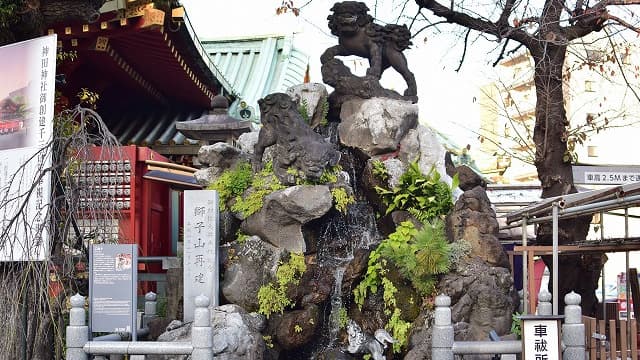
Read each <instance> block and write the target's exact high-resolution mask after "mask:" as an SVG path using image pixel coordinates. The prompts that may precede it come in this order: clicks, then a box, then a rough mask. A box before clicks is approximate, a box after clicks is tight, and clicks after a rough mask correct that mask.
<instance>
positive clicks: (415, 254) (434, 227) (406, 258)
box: [353, 219, 450, 352]
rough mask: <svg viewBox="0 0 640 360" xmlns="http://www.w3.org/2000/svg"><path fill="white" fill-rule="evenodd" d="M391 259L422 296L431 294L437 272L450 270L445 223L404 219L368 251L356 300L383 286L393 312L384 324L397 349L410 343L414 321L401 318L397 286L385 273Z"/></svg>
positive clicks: (360, 302)
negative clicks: (418, 225)
mask: <svg viewBox="0 0 640 360" xmlns="http://www.w3.org/2000/svg"><path fill="white" fill-rule="evenodd" d="M388 262H391V263H392V264H393V265H394V266H395V267H396V268H397V269H398V272H399V273H400V274H401V275H402V276H403V277H404V278H405V279H407V280H409V281H410V282H411V285H412V287H413V288H414V289H415V290H417V291H418V292H419V293H420V295H422V296H425V297H427V296H431V295H433V292H434V291H435V284H436V280H437V278H436V276H437V275H438V274H442V273H445V272H446V271H448V269H449V266H450V255H449V244H448V242H447V239H446V236H445V233H444V223H443V222H442V220H440V219H435V220H434V221H433V223H428V222H427V223H425V224H424V226H423V228H422V229H421V230H418V229H416V228H415V226H414V225H413V223H412V222H410V221H405V222H403V223H401V224H400V225H398V227H397V228H396V231H395V232H393V233H392V234H390V235H389V237H388V238H387V239H385V240H383V241H382V242H381V243H380V244H379V245H378V247H377V248H376V249H374V250H373V251H371V253H370V254H369V262H368V264H367V265H368V266H367V272H366V273H365V276H364V278H363V279H362V281H360V283H359V284H358V285H357V286H356V288H355V289H354V291H353V294H354V301H355V302H356V304H357V305H358V307H359V308H360V309H362V305H363V304H364V300H365V299H366V297H367V295H368V293H369V292H371V293H376V292H377V291H378V288H379V286H382V289H383V292H382V298H383V300H384V304H385V309H384V312H385V314H386V315H387V316H390V318H389V321H388V322H387V325H386V326H385V328H386V329H387V331H389V332H390V333H391V334H392V336H393V337H394V338H395V339H396V340H398V343H397V344H394V352H399V351H400V348H401V347H402V346H404V345H406V344H407V339H408V332H409V328H410V327H411V324H410V323H409V322H406V321H404V320H402V319H401V317H400V315H401V311H400V309H399V308H398V306H397V299H396V293H397V291H398V290H397V288H396V286H395V285H394V284H393V282H392V281H391V280H390V279H389V278H387V277H386V274H387V272H388V271H389V270H388Z"/></svg>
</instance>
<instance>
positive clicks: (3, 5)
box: [0, 0, 18, 31]
mask: <svg viewBox="0 0 640 360" xmlns="http://www.w3.org/2000/svg"><path fill="white" fill-rule="evenodd" d="M16 10H17V5H16V2H15V1H10V0H0V30H2V31H6V30H8V29H10V28H11V26H12V25H14V24H15V23H16V22H17V20H18V15H17V14H16Z"/></svg>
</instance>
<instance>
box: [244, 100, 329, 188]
mask: <svg viewBox="0 0 640 360" xmlns="http://www.w3.org/2000/svg"><path fill="white" fill-rule="evenodd" d="M258 104H259V105H260V122H261V123H262V128H261V129H260V133H259V134H258V142H257V143H256V144H255V146H254V157H253V162H252V163H253V169H254V171H259V170H260V169H261V168H262V157H263V155H264V151H265V149H266V148H267V147H269V146H272V145H275V151H274V155H273V172H274V173H275V175H276V176H277V177H278V179H279V180H280V182H282V183H283V184H285V185H295V184H296V180H297V179H296V178H297V177H298V176H300V175H302V177H303V178H304V179H307V180H318V179H319V178H320V176H322V174H323V172H324V170H325V169H327V168H329V167H332V166H335V165H337V164H338V162H339V161H340V151H338V149H337V148H336V146H335V145H333V144H331V143H329V142H327V141H325V139H324V138H323V137H322V136H320V135H319V134H318V133H315V132H314V131H313V129H311V127H310V126H309V124H307V123H305V121H304V119H303V118H302V115H300V113H299V112H298V105H297V104H296V103H295V102H294V101H293V99H291V97H289V95H287V94H284V93H274V94H270V95H267V96H265V97H264V98H263V99H260V100H259V101H258ZM292 170H295V171H292Z"/></svg>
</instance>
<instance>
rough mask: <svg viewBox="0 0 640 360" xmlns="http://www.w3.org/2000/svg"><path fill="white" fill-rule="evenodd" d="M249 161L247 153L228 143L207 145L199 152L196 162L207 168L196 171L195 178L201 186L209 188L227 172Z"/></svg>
mask: <svg viewBox="0 0 640 360" xmlns="http://www.w3.org/2000/svg"><path fill="white" fill-rule="evenodd" d="M249 160H250V159H249V156H248V154H247V153H245V152H243V151H241V150H240V149H238V148H236V147H234V146H231V145H229V144H227V143H223V142H218V143H215V144H213V145H205V146H202V147H201V148H200V149H199V150H198V156H197V157H196V161H195V162H196V163H198V164H200V165H202V166H206V168H204V169H199V170H198V171H196V172H195V174H194V177H195V178H196V180H197V181H198V183H199V184H200V185H203V186H208V185H209V184H211V183H212V182H213V181H214V180H215V179H216V178H217V177H218V176H220V175H222V173H223V172H224V171H225V170H227V169H230V168H232V167H234V166H235V165H236V164H237V163H238V162H241V161H249Z"/></svg>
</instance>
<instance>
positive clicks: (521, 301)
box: [518, 290, 524, 314]
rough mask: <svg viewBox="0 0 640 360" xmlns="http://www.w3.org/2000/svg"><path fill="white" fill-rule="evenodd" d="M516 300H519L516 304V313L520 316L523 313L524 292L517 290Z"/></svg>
mask: <svg viewBox="0 0 640 360" xmlns="http://www.w3.org/2000/svg"><path fill="white" fill-rule="evenodd" d="M518 299H520V302H519V303H518V312H519V313H520V314H522V313H523V312H524V290H518Z"/></svg>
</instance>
